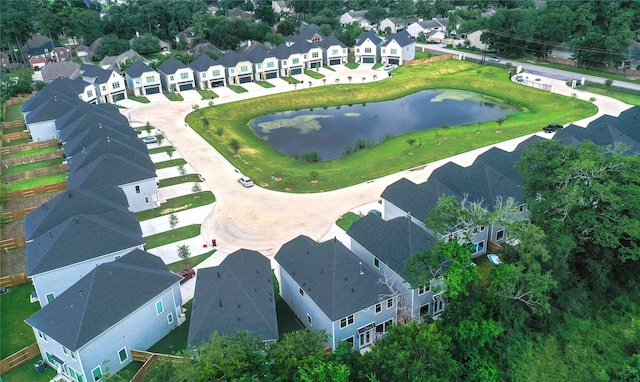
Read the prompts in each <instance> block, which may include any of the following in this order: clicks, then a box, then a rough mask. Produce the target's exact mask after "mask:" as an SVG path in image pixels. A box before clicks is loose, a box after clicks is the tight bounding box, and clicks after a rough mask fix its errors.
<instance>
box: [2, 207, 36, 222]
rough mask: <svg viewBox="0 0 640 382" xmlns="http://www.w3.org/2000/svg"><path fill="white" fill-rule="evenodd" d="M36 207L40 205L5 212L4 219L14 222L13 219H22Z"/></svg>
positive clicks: (4, 220)
mask: <svg viewBox="0 0 640 382" xmlns="http://www.w3.org/2000/svg"><path fill="white" fill-rule="evenodd" d="M36 208H38V206H34V207H29V208H24V209H22V210H17V211H10V212H3V213H2V220H3V222H5V223H10V222H13V221H17V220H22V218H23V217H24V215H26V214H28V213H29V212H31V211H33V210H35V209H36Z"/></svg>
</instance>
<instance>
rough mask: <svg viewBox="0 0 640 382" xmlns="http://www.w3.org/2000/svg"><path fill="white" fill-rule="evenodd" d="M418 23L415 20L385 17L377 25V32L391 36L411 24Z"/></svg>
mask: <svg viewBox="0 0 640 382" xmlns="http://www.w3.org/2000/svg"><path fill="white" fill-rule="evenodd" d="M416 21H418V20H417V19H415V18H413V17H412V18H408V19H404V18H399V17H387V18H386V19H384V20H382V21H380V22H379V23H378V32H380V33H386V34H392V33H398V32H400V31H403V30H405V29H407V26H408V25H409V24H411V23H414V22H416Z"/></svg>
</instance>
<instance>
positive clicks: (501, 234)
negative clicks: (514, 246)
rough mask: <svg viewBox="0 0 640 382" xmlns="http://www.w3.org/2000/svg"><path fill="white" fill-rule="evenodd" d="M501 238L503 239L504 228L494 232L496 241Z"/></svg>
mask: <svg viewBox="0 0 640 382" xmlns="http://www.w3.org/2000/svg"><path fill="white" fill-rule="evenodd" d="M502 239H504V230H503V229H501V230H500V231H498V232H497V233H496V241H500V240H502Z"/></svg>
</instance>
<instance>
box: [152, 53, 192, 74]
mask: <svg viewBox="0 0 640 382" xmlns="http://www.w3.org/2000/svg"><path fill="white" fill-rule="evenodd" d="M184 68H187V66H186V65H185V64H183V63H182V62H180V61H178V59H177V58H175V57H171V58H169V59H168V60H167V61H165V62H163V63H162V65H160V66H159V67H158V71H159V72H162V73H164V74H175V72H177V71H178V69H184Z"/></svg>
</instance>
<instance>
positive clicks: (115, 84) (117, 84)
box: [111, 82, 120, 89]
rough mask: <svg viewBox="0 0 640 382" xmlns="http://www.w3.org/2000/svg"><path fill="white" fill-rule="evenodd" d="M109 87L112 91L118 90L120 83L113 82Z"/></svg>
mask: <svg viewBox="0 0 640 382" xmlns="http://www.w3.org/2000/svg"><path fill="white" fill-rule="evenodd" d="M111 87H112V88H114V89H120V82H114V83H112V84H111Z"/></svg>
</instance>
